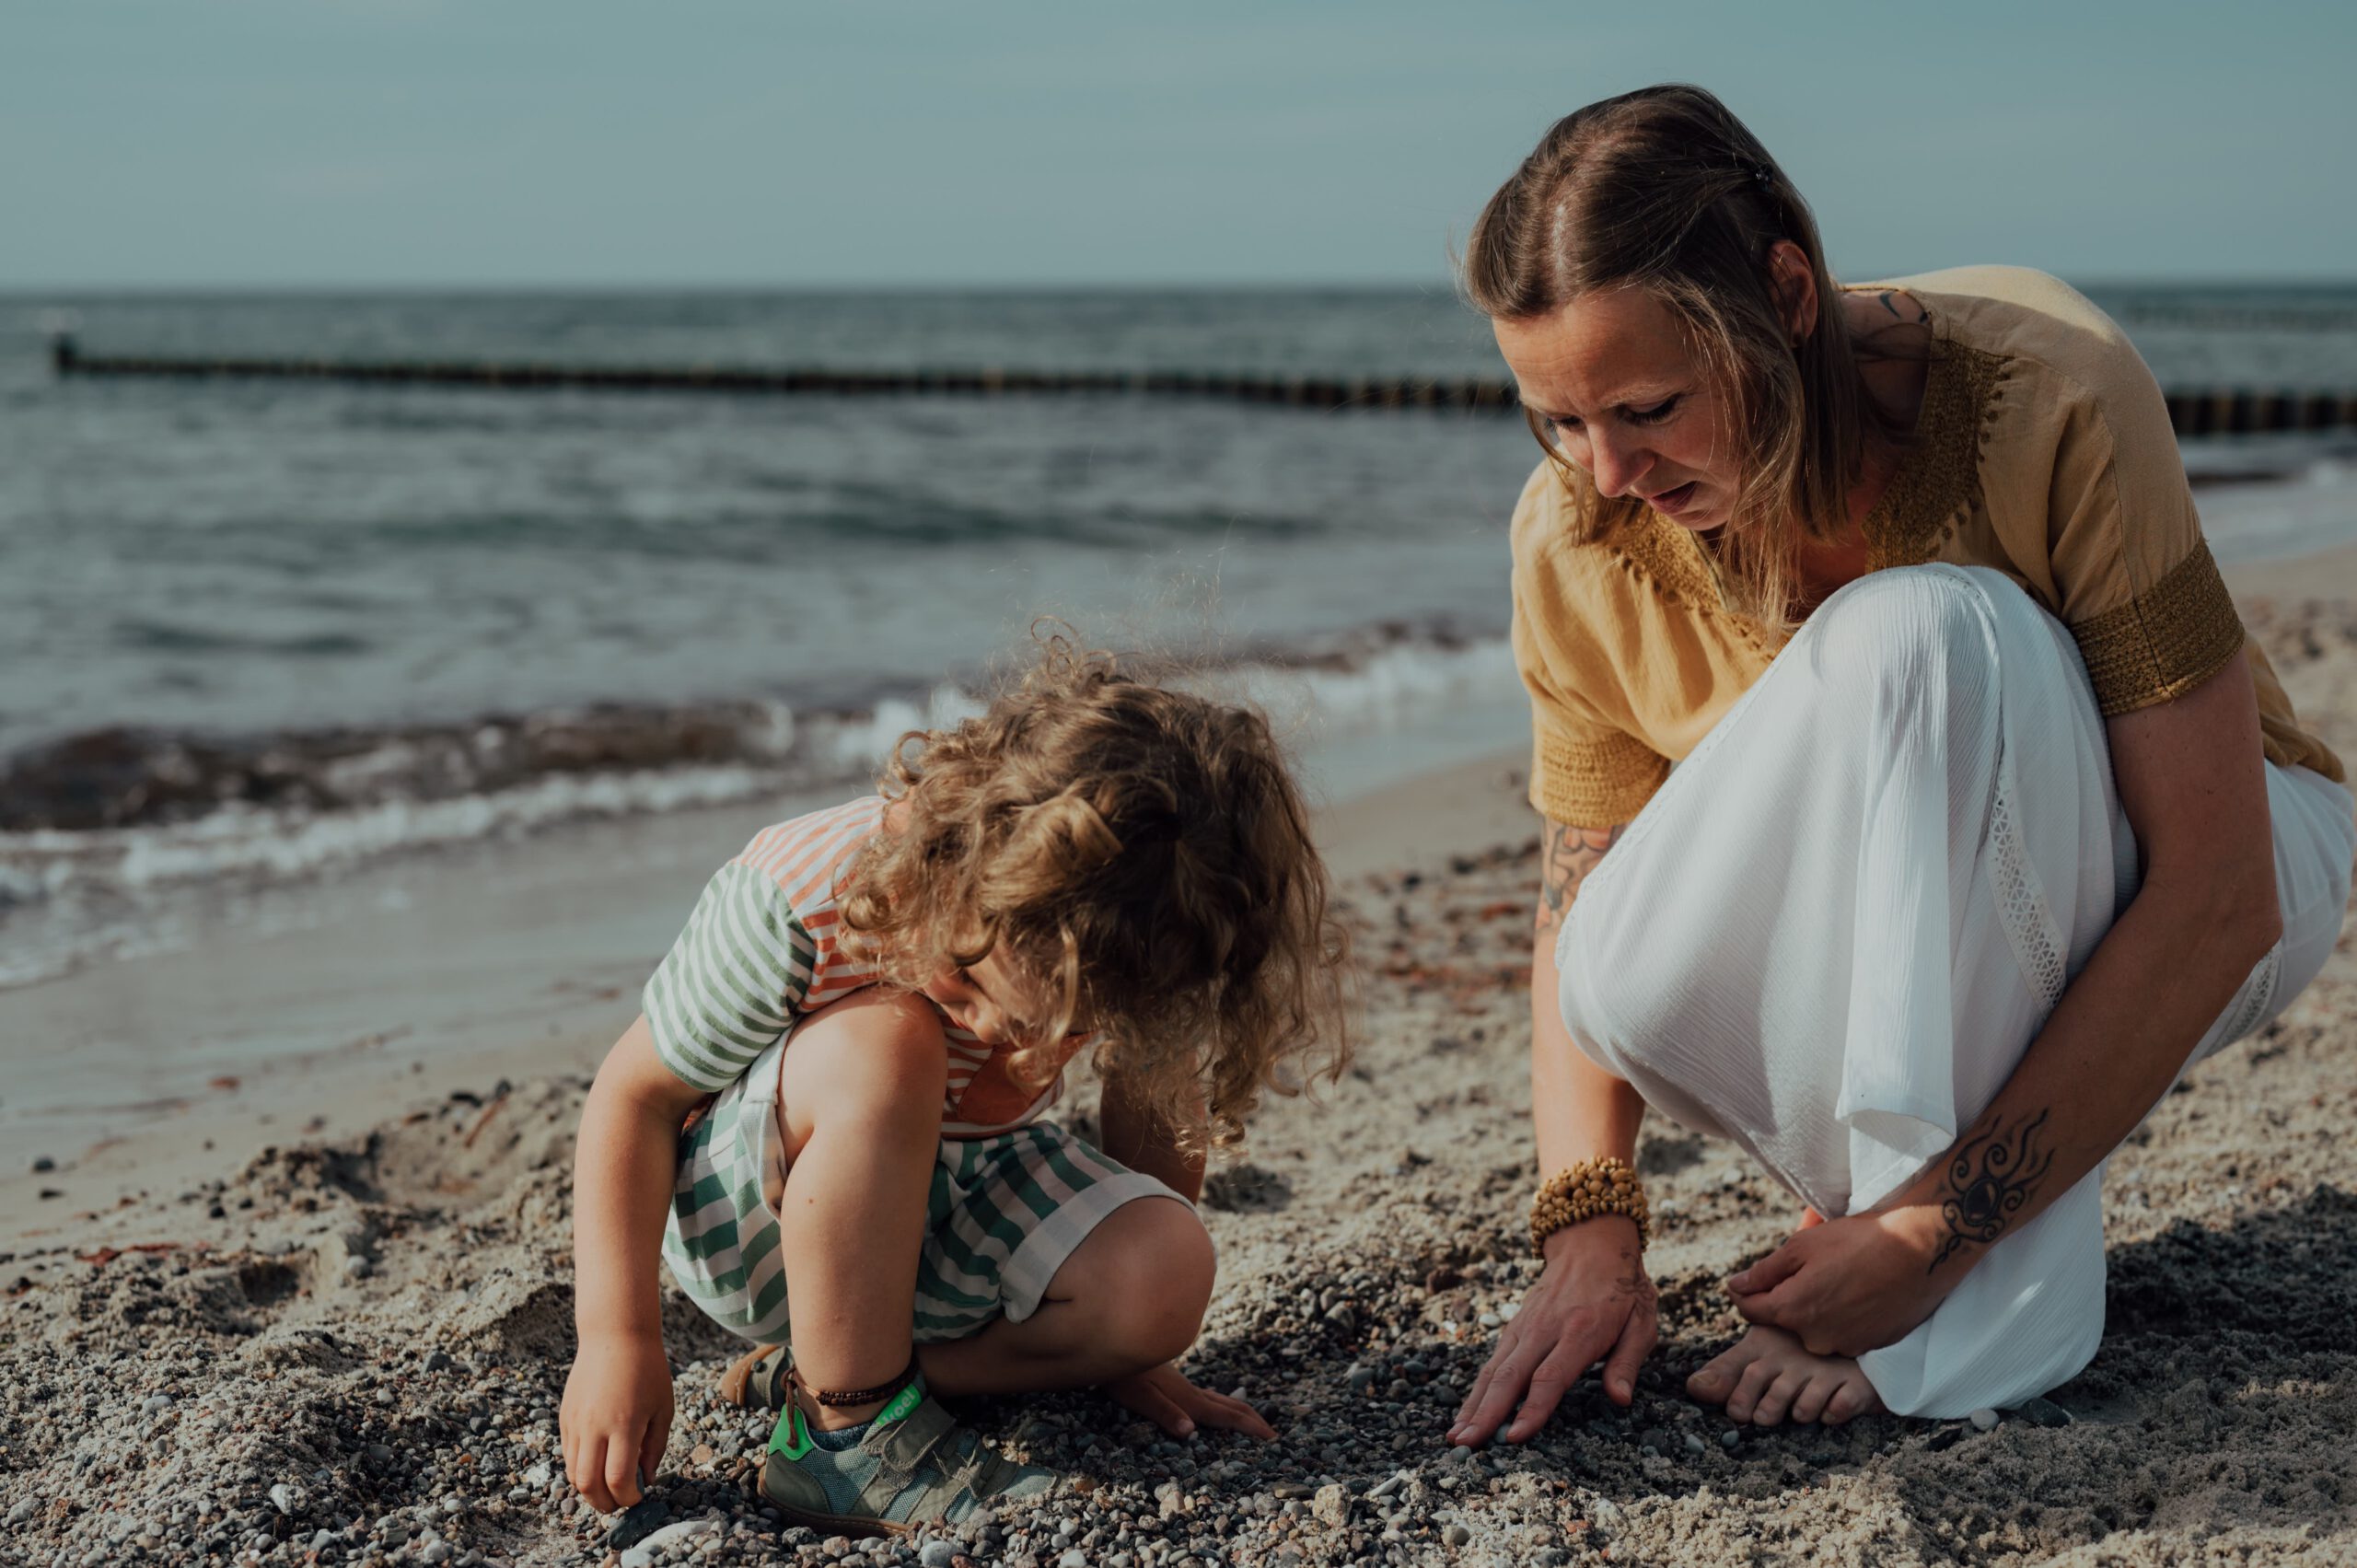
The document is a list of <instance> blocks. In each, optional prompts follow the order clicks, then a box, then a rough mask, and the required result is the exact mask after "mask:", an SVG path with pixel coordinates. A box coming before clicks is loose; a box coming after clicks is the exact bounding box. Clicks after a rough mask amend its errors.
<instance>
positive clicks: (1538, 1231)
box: [1530, 1156, 1654, 1257]
mask: <svg viewBox="0 0 2357 1568" xmlns="http://www.w3.org/2000/svg"><path fill="white" fill-rule="evenodd" d="M1598 1214H1626V1215H1627V1216H1628V1217H1629V1218H1631V1219H1632V1220H1634V1221H1636V1222H1637V1245H1638V1246H1640V1247H1645V1246H1650V1245H1651V1244H1652V1242H1653V1238H1654V1227H1653V1218H1652V1214H1651V1212H1650V1211H1649V1210H1648V1208H1647V1206H1646V1203H1645V1190H1644V1188H1643V1185H1642V1184H1640V1183H1639V1182H1638V1180H1637V1173H1636V1171H1635V1170H1633V1169H1632V1168H1631V1167H1630V1165H1629V1162H1628V1161H1627V1160H1621V1159H1614V1158H1612V1157H1610V1156H1606V1157H1605V1158H1602V1159H1592V1160H1581V1161H1580V1162H1579V1163H1577V1164H1576V1165H1570V1166H1566V1167H1563V1168H1562V1170H1559V1171H1557V1172H1556V1173H1555V1174H1554V1175H1552V1176H1550V1177H1549V1178H1548V1179H1546V1180H1545V1181H1544V1182H1542V1183H1541V1184H1540V1185H1539V1188H1538V1196H1537V1197H1535V1198H1533V1199H1532V1200H1531V1201H1530V1250H1531V1251H1532V1252H1533V1253H1534V1254H1536V1255H1538V1256H1540V1257H1544V1256H1545V1255H1546V1248H1547V1238H1548V1237H1550V1236H1552V1235H1554V1234H1555V1233H1556V1232H1557V1231H1559V1230H1562V1228H1564V1227H1565V1226H1566V1225H1577V1224H1579V1223H1580V1222H1581V1221H1582V1220H1592V1219H1594V1218H1596V1216H1597V1215H1598Z"/></svg>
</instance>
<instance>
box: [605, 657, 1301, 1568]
mask: <svg viewBox="0 0 2357 1568" xmlns="http://www.w3.org/2000/svg"><path fill="white" fill-rule="evenodd" d="M1326 905H1327V885H1326V874H1325V868H1324V866H1323V865H1322V864H1321V863H1320V861H1319V860H1318V854H1317V851H1316V850H1315V849H1314V848H1313V847H1312V846H1311V844H1310V841H1309V835H1308V830H1307V826H1306V819H1305V815H1304V812H1303V808H1302V804H1301V799H1300V796H1299V795H1298V794H1297V792H1296V791H1295V786H1294V783H1293V780H1292V778H1291V777H1290V775H1289V774H1288V772H1287V771H1286V767H1285V763H1284V761H1283V757H1282V755H1281V754H1280V752H1279V749H1278V748H1277V745H1276V743H1275V741H1274V739H1273V738H1271V734H1270V732H1269V728H1268V725H1267V723H1266V721H1265V720H1264V719H1262V718H1261V717H1260V715H1259V714H1255V713H1252V712H1249V711H1247V710H1244V709H1240V708H1233V707H1226V706H1222V705H1220V704H1218V703H1212V702H1208V701H1205V700H1204V699H1202V698H1200V697H1195V696H1190V695H1187V694H1185V693H1183V692H1179V691H1171V690H1167V689H1165V688H1162V687H1159V686H1156V685H1154V684H1152V683H1150V682H1147V681H1144V680H1140V679H1133V678H1132V677H1130V676H1127V675H1125V674H1123V673H1121V672H1120V670H1118V669H1117V668H1115V666H1114V665H1113V663H1112V661H1111V660H1109V658H1106V657H1104V656H1082V655H1079V654H1076V653H1075V652H1074V649H1073V648H1072V646H1071V645H1070V644H1069V643H1068V642H1066V641H1065V640H1064V639H1062V637H1052V638H1050V639H1048V640H1047V641H1046V643H1045V645H1044V648H1043V656H1042V658H1041V660H1040V662H1039V666H1038V668H1036V669H1034V671H1033V672H1032V673H1031V675H1030V676H1029V678H1028V679H1027V680H1026V681H1025V682H1024V683H1023V685H1022V686H1021V687H1020V688H1019V689H1018V690H1016V691H1014V692H1013V693H1012V694H1010V695H1008V696H1006V697H1004V698H1002V699H1001V700H1000V701H999V702H997V703H995V704H994V705H993V706H992V708H991V709H990V710H989V712H988V713H986V714H983V715H982V716H981V717H980V718H977V719H971V720H969V721H967V722H966V723H963V724H961V725H959V726H958V727H957V728H955V729H953V730H946V731H929V732H928V731H919V732H915V733H911V734H910V735H908V736H906V737H903V738H902V739H901V741H900V746H899V747H898V748H897V749H895V752H894V755H893V760H892V761H891V763H890V765H889V766H888V770H887V774H886V778H885V781H884V785H883V789H882V792H881V794H880V795H877V796H866V797H864V798H862V799H858V800H853V801H852V802H850V803H849V804H847V805H843V806H839V807H834V808H832V809H830V810H825V811H819V812H814V813H812V814H811V815H809V816H807V817H803V818H799V819H795V820H794V821H790V822H785V823H782V824H780V825H778V826H776V827H773V828H770V829H768V830H764V831H763V832H761V833H760V834H759V835H757V836H756V837H755V838H754V840H753V842H751V843H750V844H749V845H748V846H747V847H746V849H745V851H744V853H743V854H739V855H738V856H737V858H736V859H735V860H733V861H731V862H729V864H728V865H725V866H723V867H722V868H721V870H720V871H719V873H718V874H717V875H716V876H714V877H713V879H712V882H711V884H710V885H709V886H708V887H707V888H706V889H704V893H703V896H702V900H701V901H700V902H699V903H698V904H697V906H696V910H695V912H694V914H693V915H692V916H691V919H690V920H689V923H688V927H687V930H686V931H685V932H684V933H683V934H682V935H680V937H679V942H678V944H677V945H676V946H675V947H673V948H672V949H671V952H670V955H669V956H668V958H665V959H664V960H663V963H662V966H661V967H660V968H659V969H658V970H656V973H655V976H654V978H653V979H652V980H651V981H648V982H647V986H646V992H645V996H644V1005H645V1011H644V1014H642V1016H640V1017H639V1019H638V1021H637V1022H636V1023H634V1024H633V1025H632V1026H631V1028H630V1029H629V1031H628V1032H627V1033H625V1034H624V1035H623V1036H622V1038H621V1040H619V1041H617V1042H616V1043H615V1045H614V1048H613V1050H612V1051H611V1052H610V1053H609V1054H608V1056H607V1058H606V1061H605V1064H604V1065H603V1066H602V1067H601V1068H599V1070H598V1078H597V1082H596V1085H595V1086H593V1087H592V1088H591V1090H590V1092H589V1099H588V1103H587V1105H586V1108H585V1109H584V1110H583V1112H582V1118H581V1136H580V1144H579V1150H578V1156H577V1164H576V1167H575V1221H574V1252H575V1265H574V1266H575V1294H576V1305H575V1316H576V1319H577V1324H578V1328H579V1330H580V1351H579V1353H578V1355H577V1356H576V1358H575V1362H574V1365H573V1372H572V1376H570V1378H569V1379H568V1380H567V1382H566V1384H565V1391H564V1408H563V1446H564V1457H565V1471H566V1474H567V1475H568V1476H569V1477H571V1479H572V1481H573V1483H574V1485H575V1487H576V1488H577V1489H579V1491H580V1493H581V1494H582V1495H583V1496H584V1497H585V1498H586V1499H587V1500H588V1501H589V1503H590V1504H593V1505H594V1506H596V1507H598V1508H599V1509H601V1510H609V1511H610V1510H612V1509H614V1508H618V1507H622V1506H626V1505H628V1504H632V1503H634V1502H636V1501H637V1500H638V1498H639V1495H640V1481H641V1477H642V1476H652V1475H654V1474H655V1473H656V1470H657V1469H659V1468H660V1466H661V1462H662V1457H663V1450H664V1445H665V1443H666V1441H667V1439H668V1435H669V1431H670V1424H671V1411H672V1405H671V1374H670V1368H669V1365H668V1363H667V1362H666V1360H665V1358H664V1352H663V1335H662V1323H661V1314H660V1310H659V1307H658V1295H657V1292H658V1282H657V1279H656V1266H655V1261H656V1253H657V1252H658V1251H659V1252H660V1253H661V1254H662V1257H663V1259H664V1260H665V1261H666V1262H667V1263H668V1265H669V1266H670V1269H671V1271H672V1273H673V1275H674V1277H676V1278H677V1279H678V1280H679V1283H680V1284H681V1285H682V1286H683V1287H685V1289H686V1291H687V1293H688V1294H689V1295H690V1296H691V1298H693V1300H694V1301H695V1303H696V1304H697V1305H698V1306H699V1307H702V1309H703V1310H704V1311H705V1312H707V1313H709V1314H710V1315H711V1316H712V1317H713V1318H714V1319H715V1320H717V1321H718V1322H720V1323H722V1324H723V1325H725V1326H726V1327H727V1328H728V1329H730V1330H734V1331H735V1332H737V1334H739V1335H742V1336H743V1337H745V1338H746V1339H748V1340H751V1341H753V1342H756V1344H757V1345H761V1346H764V1347H765V1348H762V1349H756V1350H754V1351H752V1352H750V1353H748V1354H747V1355H746V1356H745V1357H744V1358H743V1359H741V1360H740V1361H739V1362H738V1363H737V1365H736V1366H735V1367H733V1368H731V1369H730V1372H729V1374H728V1376H726V1379H725V1380H724V1382H723V1385H722V1388H723V1392H724V1394H726V1396H727V1397H729V1398H732V1399H735V1400H738V1401H739V1402H742V1403H746V1404H762V1405H769V1406H772V1407H782V1408H783V1411H784V1413H783V1415H782V1416H781V1418H780V1421H779V1423H778V1427H777V1432H776V1434H775V1436H773V1437H772V1440H771V1444H770V1451H769V1454H768V1456H767V1458H766V1459H765V1461H764V1467H763V1470H762V1476H761V1487H762V1491H763V1493H764V1494H765V1495H766V1496H767V1497H768V1498H769V1499H770V1500H771V1501H772V1503H774V1504H776V1505H777V1506H778V1507H779V1508H781V1509H782V1510H784V1512H785V1513H786V1515H787V1516H789V1517H791V1518H793V1519H795V1521H797V1522H799V1523H802V1524H806V1525H809V1526H812V1527H817V1528H822V1529H826V1530H830V1531H834V1532H840V1533H842V1534H853V1535H856V1534H876V1533H882V1532H899V1531H903V1530H906V1529H908V1528H910V1527H912V1526H914V1525H916V1524H918V1523H920V1522H925V1521H938V1520H944V1519H947V1520H956V1519H958V1518H961V1517H963V1516H966V1515H967V1514H969V1513H971V1512H972V1511H973V1510H974V1509H975V1508H977V1507H980V1506H985V1505H989V1504H996V1503H1003V1502H1005V1501H1008V1500H1012V1499H1021V1498H1025V1497H1031V1496H1037V1495H1039V1494H1041V1493H1046V1492H1047V1491H1048V1490H1049V1488H1050V1486H1051V1481H1052V1478H1051V1477H1050V1476H1049V1475H1048V1474H1047V1473H1046V1472H1045V1471H1041V1470H1038V1469H1030V1468H1028V1467H1025V1466H1019V1465H1016V1464H1012V1463H1010V1462H1008V1461H1006V1460H1005V1459H1004V1458H1000V1457H999V1456H997V1455H996V1454H994V1453H993V1452H992V1451H991V1450H990V1449H988V1448H987V1447H985V1446H982V1445H981V1443H980V1442H979V1441H978V1440H977V1439H976V1438H975V1436H974V1434H972V1433H971V1432H970V1431H967V1430H965V1429H962V1428H961V1427H959V1426H958V1423H956V1422H954V1421H953V1420H952V1419H951V1418H950V1416H949V1415H948V1414H947V1413H946V1412H945V1411H943V1410H942V1409H941V1408H940V1407H939V1406H938V1405H936V1404H935V1402H934V1400H933V1399H932V1398H931V1395H933V1394H935V1393H940V1394H983V1393H994V1394H995V1393H1015V1392H1022V1391H1028V1390H1040V1389H1049V1388H1080V1387H1088V1386H1096V1387H1101V1388H1103V1389H1104V1390H1105V1391H1106V1392H1107V1393H1108V1394H1109V1395H1111V1396H1112V1397H1113V1398H1114V1399H1115V1400H1119V1401H1120V1403H1122V1404H1123V1405H1126V1406H1127V1407H1128V1408H1129V1409H1131V1410H1132V1411H1136V1412H1138V1413H1139V1414H1141V1415H1144V1416H1146V1417H1148V1418H1150V1419H1152V1420H1153V1421H1155V1423H1158V1424H1160V1425H1161V1427H1162V1428H1163V1429H1164V1430H1165V1431H1167V1432H1169V1433H1171V1434H1176V1435H1179V1436H1185V1435H1187V1434H1190V1433H1191V1432H1192V1431H1194V1430H1195V1428H1196V1427H1197V1426H1198V1425H1208V1426H1218V1427H1226V1428H1230V1429H1233V1430H1236V1431H1239V1432H1245V1433H1248V1434H1252V1435H1255V1436H1258V1437H1262V1438H1267V1437H1271V1436H1273V1435H1274V1434H1272V1433H1271V1431H1270V1429H1269V1428H1268V1426H1267V1425H1266V1424H1265V1423H1262V1422H1261V1420H1260V1417H1259V1416H1258V1415H1257V1414H1256V1413H1254V1411H1252V1410H1251V1409H1250V1408H1249V1407H1248V1406H1247V1405H1245V1404H1243V1403H1241V1402H1239V1401H1237V1400H1233V1399H1229V1398H1227V1397H1226V1396H1225V1395H1221V1394H1217V1393H1213V1392H1211V1391H1209V1390H1206V1389H1200V1388H1195V1387H1193V1386H1192V1385H1191V1384H1190V1383H1189V1382H1188V1380H1187V1379H1186V1378H1185V1377H1184V1376H1182V1375H1181V1374H1180V1373H1179V1370H1178V1367H1177V1365H1176V1363H1177V1360H1178V1358H1179V1356H1180V1355H1181V1354H1183V1353H1185V1352H1186V1350H1187V1348H1188V1347H1189V1346H1190V1345H1191V1344H1192V1343H1193V1342H1194V1339H1195V1336H1196V1334H1197V1332H1198V1331H1199V1330H1200V1329H1201V1328H1202V1315H1203V1310H1204V1307H1205V1306H1206V1305H1207V1303H1208V1302H1209V1299H1210V1296H1211V1289H1212V1275H1213V1254H1212V1244H1211V1238H1210V1237H1208V1236H1207V1235H1206V1234H1205V1233H1204V1230H1203V1227H1202V1222H1201V1221H1200V1220H1199V1219H1198V1218H1197V1217H1196V1214H1195V1210H1194V1207H1193V1202H1192V1201H1193V1199H1194V1198H1195V1197H1196V1195H1197V1193H1198V1192H1199V1191H1200V1190H1201V1187H1202V1168H1203V1167H1202V1149H1203V1146H1204V1144H1205V1143H1206V1142H1207V1141H1213V1142H1227V1141H1232V1140H1233V1139H1234V1138H1235V1137H1236V1136H1237V1134H1238V1132H1239V1130H1240V1121H1241V1119H1242V1118H1243V1117H1244V1116H1245V1114H1246V1113H1248V1111H1249V1110H1250V1109H1252V1107H1253V1105H1254V1104H1255V1103H1256V1102H1257V1101H1258V1099H1259V1098H1260V1093H1261V1091H1262V1090H1263V1089H1267V1088H1281V1087H1283V1086H1287V1085H1288V1084H1291V1083H1296V1082H1298V1081H1299V1078H1300V1076H1301V1074H1298V1073H1291V1074H1280V1072H1279V1068H1280V1066H1281V1065H1283V1064H1285V1063H1288V1062H1289V1061H1293V1060H1295V1059H1299V1058H1303V1057H1305V1056H1307V1055H1309V1054H1311V1053H1312V1052H1318V1053H1319V1055H1320V1060H1319V1061H1318V1063H1314V1065H1318V1066H1320V1067H1322V1068H1323V1069H1324V1070H1325V1071H1327V1072H1329V1073H1330V1072H1334V1071H1339V1069H1340V1067H1341V1063H1342V1059H1343V1053H1344V1044H1343V1041H1342V1038H1341V1033H1340V1030H1339V1027H1338V1025H1339V1017H1338V1015H1339V1007H1338V1002H1339V998H1340V994H1341V964H1342V960H1343V947H1344V945H1343V941H1342V938H1341V928H1340V926H1339V924H1338V923H1336V922H1335V921H1334V920H1333V918H1332V917H1331V916H1330V915H1329V913H1328V912H1327V907H1326ZM1082 1051H1092V1052H1093V1054H1094V1060H1095V1062H1096V1063H1097V1067H1098V1070H1099V1072H1100V1074H1101V1075H1102V1078H1103V1082H1104V1098H1103V1103H1102V1112H1101V1123H1102V1129H1103V1135H1102V1138H1101V1140H1100V1142H1101V1143H1102V1144H1103V1145H1104V1147H1103V1150H1102V1152H1099V1150H1097V1149H1095V1148H1092V1147H1090V1146H1089V1145H1088V1144H1086V1143H1084V1142H1082V1141H1081V1140H1080V1139H1078V1138H1076V1137H1074V1136H1073V1135H1072V1134H1071V1133H1069V1132H1064V1131H1063V1130H1062V1129H1061V1128H1059V1127H1057V1126H1056V1125H1055V1124H1053V1123H1052V1122H1049V1121H1043V1120H1041V1118H1042V1117H1043V1116H1044V1115H1045V1114H1046V1113H1047V1111H1048V1110H1049V1109H1050V1108H1051V1106H1052V1105H1053V1104H1054V1103H1055V1100H1056V1098H1057V1095H1058V1092H1059V1089H1060V1088H1061V1086H1062V1069H1063V1067H1064V1066H1065V1064H1066V1063H1068V1062H1070V1061H1071V1060H1072V1059H1073V1058H1074V1056H1075V1055H1077V1054H1079V1053H1080V1052H1082ZM683 1123H684V1124H685V1125H686V1131H684V1132H683V1131H682V1126H683ZM788 1344H790V1345H791V1346H792V1350H791V1353H788V1352H787V1351H786V1350H785V1349H784V1346H786V1345H788Z"/></svg>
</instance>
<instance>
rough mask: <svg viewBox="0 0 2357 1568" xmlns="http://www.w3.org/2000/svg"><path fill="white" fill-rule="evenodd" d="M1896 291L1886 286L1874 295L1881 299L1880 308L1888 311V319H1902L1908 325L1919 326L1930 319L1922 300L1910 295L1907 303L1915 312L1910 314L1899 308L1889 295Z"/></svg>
mask: <svg viewBox="0 0 2357 1568" xmlns="http://www.w3.org/2000/svg"><path fill="white" fill-rule="evenodd" d="M1897 292H1898V291H1897V290H1896V289H1888V288H1887V289H1884V290H1883V291H1882V292H1881V293H1880V294H1879V295H1878V296H1876V297H1877V298H1879V299H1880V300H1881V301H1882V308H1884V309H1885V310H1887V311H1889V312H1890V319H1892V320H1894V321H1904V322H1906V323H1908V324H1909V325H1910V326H1917V327H1921V326H1923V325H1925V324H1927V323H1928V322H1929V321H1930V320H1931V319H1932V313H1931V312H1930V311H1928V310H1926V309H1924V308H1923V303H1922V301H1921V300H1919V299H1915V298H1913V297H1911V296H1910V298H1909V299H1908V301H1907V303H1908V304H1910V305H1911V306H1913V307H1914V308H1915V314H1913V315H1912V316H1910V315H1908V314H1907V313H1906V312H1905V311H1902V310H1901V309H1899V308H1898V305H1897V304H1896V303H1895V302H1894V301H1893V299H1892V297H1891V296H1893V295H1894V294H1896V293H1897Z"/></svg>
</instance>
